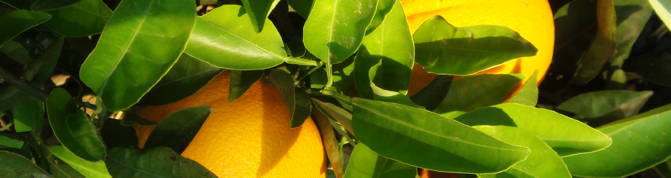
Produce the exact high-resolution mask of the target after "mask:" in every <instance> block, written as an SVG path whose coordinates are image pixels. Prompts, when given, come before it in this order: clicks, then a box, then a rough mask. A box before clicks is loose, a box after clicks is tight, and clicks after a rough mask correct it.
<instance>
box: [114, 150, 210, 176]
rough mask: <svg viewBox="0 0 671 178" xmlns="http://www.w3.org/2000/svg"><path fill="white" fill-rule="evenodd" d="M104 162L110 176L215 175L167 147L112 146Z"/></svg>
mask: <svg viewBox="0 0 671 178" xmlns="http://www.w3.org/2000/svg"><path fill="white" fill-rule="evenodd" d="M149 163H151V164H149ZM105 164H107V169H108V170H109V173H110V174H111V175H112V177H128V178H131V177H137V178H144V177H217V176H216V175H214V173H212V172H210V171H208V170H207V169H206V168H205V167H203V166H201V165H200V164H198V163H197V162H195V161H193V160H191V159H188V158H184V157H182V156H180V155H179V154H177V153H175V151H172V149H170V148H167V147H156V148H151V149H147V150H139V149H132V148H113V149H111V150H110V151H109V156H108V157H107V159H106V160H105Z"/></svg>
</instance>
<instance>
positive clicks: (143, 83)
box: [79, 0, 196, 111]
mask: <svg viewBox="0 0 671 178" xmlns="http://www.w3.org/2000/svg"><path fill="white" fill-rule="evenodd" d="M194 5H195V4H194V2H193V1H190V0H173V1H166V2H161V1H160V0H125V1H122V2H121V3H120V4H119V5H118V6H117V8H116V9H115V11H114V14H112V17H110V19H109V21H108V22H107V25H106V26H105V29H104V30H103V34H102V35H101V37H100V40H99V41H98V45H97V46H96V48H95V49H94V50H93V52H91V54H90V55H89V57H88V58H87V59H86V61H85V62H84V64H82V67H81V70H80V72H79V76H80V77H81V80H82V82H84V84H86V86H88V87H90V88H91V89H92V90H93V91H95V92H96V94H97V95H98V99H102V102H103V103H104V104H105V106H106V107H107V109H108V110H111V111H121V110H125V109H127V108H129V107H130V106H132V105H133V104H135V103H137V102H138V101H139V100H140V98H142V96H144V94H145V93H147V92H148V91H149V89H151V88H152V87H153V86H154V85H156V83H158V81H159V80H160V79H161V77H163V75H165V74H166V73H167V72H168V70H169V69H170V67H172V65H173V64H175V62H177V58H179V56H180V55H181V54H182V51H183V50H184V48H185V46H186V42H187V40H188V39H189V35H190V34H191V30H192V29H193V26H194V24H195V16H196V9H195V8H185V7H193V6H194ZM131 81H132V82H131ZM129 83H132V85H130V84H129Z"/></svg>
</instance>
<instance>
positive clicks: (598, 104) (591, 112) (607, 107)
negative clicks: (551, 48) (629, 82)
mask: <svg viewBox="0 0 671 178" xmlns="http://www.w3.org/2000/svg"><path fill="white" fill-rule="evenodd" d="M651 96H652V91H641V92H636V91H626V90H622V91H598V92H590V93H584V94H581V95H578V96H576V97H573V98H571V99H569V100H566V101H564V102H563V103H561V104H560V105H559V106H557V107H556V108H557V109H558V110H563V111H568V112H571V113H574V114H575V116H573V118H575V119H584V120H591V119H597V118H603V117H610V118H612V119H622V118H627V117H631V116H634V115H636V114H638V111H639V110H640V109H641V107H643V104H645V102H646V101H648V99H649V98H650V97H651Z"/></svg>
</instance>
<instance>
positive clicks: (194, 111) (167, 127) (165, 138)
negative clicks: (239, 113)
mask: <svg viewBox="0 0 671 178" xmlns="http://www.w3.org/2000/svg"><path fill="white" fill-rule="evenodd" d="M210 112H212V107H210V106H196V107H190V108H186V109H181V110H178V111H175V112H173V113H171V114H170V115H168V116H166V117H165V119H163V120H162V121H161V122H160V123H158V124H157V125H156V127H155V128H154V130H152V131H151V134H149V137H148V138H147V142H146V143H145V145H144V147H145V148H151V147H156V146H167V147H170V148H172V149H173V150H175V152H177V153H182V152H183V151H184V149H186V146H188V145H189V143H191V140H193V137H194V136H196V133H198V130H200V127H201V126H202V125H203V123H204V122H205V119H207V116H209V115H210Z"/></svg>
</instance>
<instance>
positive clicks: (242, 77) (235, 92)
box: [228, 70, 263, 103]
mask: <svg viewBox="0 0 671 178" xmlns="http://www.w3.org/2000/svg"><path fill="white" fill-rule="evenodd" d="M261 77H263V71H262V70H252V71H239V70H234V71H231V82H230V85H229V86H228V87H229V89H228V91H229V93H228V102H229V103H233V102H234V101H235V100H236V99H238V98H239V97H240V96H242V94H245V92H246V91H247V89H249V87H251V86H252V84H254V83H255V82H256V81H258V80H259V79H261Z"/></svg>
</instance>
